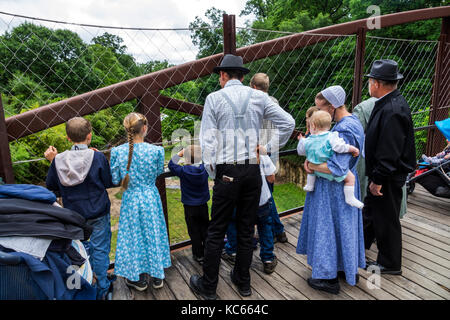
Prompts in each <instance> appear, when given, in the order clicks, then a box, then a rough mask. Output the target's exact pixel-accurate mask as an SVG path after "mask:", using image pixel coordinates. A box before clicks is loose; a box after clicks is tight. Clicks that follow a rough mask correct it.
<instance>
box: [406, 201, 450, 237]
mask: <svg viewBox="0 0 450 320" xmlns="http://www.w3.org/2000/svg"><path fill="white" fill-rule="evenodd" d="M410 214H413V215H416V216H420V217H422V218H425V219H428V220H430V221H431V222H432V223H433V224H434V225H438V226H441V227H442V229H443V230H446V231H448V232H450V218H449V217H448V216H446V215H443V214H440V213H437V212H435V211H432V210H428V209H427V211H426V212H424V211H422V209H421V208H420V207H417V206H415V205H411V204H410V205H408V213H407V215H408V217H410V216H409V215H410Z"/></svg>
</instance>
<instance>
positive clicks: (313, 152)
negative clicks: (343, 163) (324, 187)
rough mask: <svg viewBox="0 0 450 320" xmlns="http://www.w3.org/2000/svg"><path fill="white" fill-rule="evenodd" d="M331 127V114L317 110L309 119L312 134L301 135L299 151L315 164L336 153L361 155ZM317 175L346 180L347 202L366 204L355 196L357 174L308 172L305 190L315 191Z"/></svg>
mask: <svg viewBox="0 0 450 320" xmlns="http://www.w3.org/2000/svg"><path fill="white" fill-rule="evenodd" d="M330 128H331V116H330V114H329V113H328V112H325V111H315V112H314V113H313V114H312V116H311V118H310V119H309V129H310V131H311V135H310V136H309V137H307V138H304V137H303V136H302V135H299V137H298V139H299V141H298V145H297V153H298V154H299V155H303V156H306V159H307V160H308V161H309V162H311V163H313V164H321V163H326V162H327V161H328V159H329V158H330V157H331V156H332V155H333V154H334V152H338V153H347V152H349V153H351V154H352V155H353V156H354V157H357V156H358V155H359V149H358V148H356V147H354V146H352V145H349V144H346V143H345V141H344V139H342V138H340V137H339V134H338V133H337V132H331V131H329V130H330ZM316 176H319V177H322V178H325V179H328V180H330V181H337V182H342V181H343V182H344V196H345V202H346V203H347V204H349V205H351V206H353V207H357V208H359V209H361V208H362V207H363V206H364V204H363V203H362V202H361V201H359V200H358V199H357V198H356V197H355V175H354V174H353V173H352V172H351V171H348V173H347V174H346V175H345V176H341V177H335V176H333V175H332V174H329V173H322V172H319V171H314V174H308V176H307V178H306V185H305V187H304V188H303V190H305V191H307V192H312V191H314V183H315V181H316Z"/></svg>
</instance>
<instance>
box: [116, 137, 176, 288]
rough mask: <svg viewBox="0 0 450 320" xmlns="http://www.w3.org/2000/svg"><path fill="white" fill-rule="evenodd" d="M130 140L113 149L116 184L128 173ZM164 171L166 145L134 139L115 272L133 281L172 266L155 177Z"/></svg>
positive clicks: (156, 273)
mask: <svg viewBox="0 0 450 320" xmlns="http://www.w3.org/2000/svg"><path fill="white" fill-rule="evenodd" d="M127 163H128V143H126V144H123V145H120V146H118V147H115V148H113V149H112V150H111V173H112V180H113V183H114V184H118V183H119V182H120V180H122V179H123V178H124V177H125V175H126V167H127ZM163 171H164V149H163V148H162V147H158V146H155V145H151V144H148V143H145V142H142V143H135V144H134V151H133V158H132V162H131V167H130V182H129V184H128V189H127V190H126V191H125V192H124V193H123V195H122V204H121V207H120V219H119V231H118V235H117V247H116V261H115V266H114V273H115V274H117V275H119V276H122V277H125V278H127V279H129V280H131V281H138V280H139V274H141V273H148V274H149V275H150V276H152V277H155V278H160V279H164V268H168V267H170V266H171V260H170V248H169V240H168V237H167V228H166V223H165V220H164V213H163V208H162V203H161V198H160V196H159V192H158V189H157V188H156V186H155V181H156V178H157V177H158V175H160V174H161V173H163Z"/></svg>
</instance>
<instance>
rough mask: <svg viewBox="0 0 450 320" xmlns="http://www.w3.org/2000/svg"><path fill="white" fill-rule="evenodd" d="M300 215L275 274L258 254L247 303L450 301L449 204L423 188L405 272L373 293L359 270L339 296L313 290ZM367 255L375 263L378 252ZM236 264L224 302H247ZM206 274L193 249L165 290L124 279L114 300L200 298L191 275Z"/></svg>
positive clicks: (176, 258)
mask: <svg viewBox="0 0 450 320" xmlns="http://www.w3.org/2000/svg"><path fill="white" fill-rule="evenodd" d="M300 222H301V214H295V215H292V216H289V217H286V218H285V219H283V223H284V225H285V229H286V232H287V235H288V239H289V242H288V243H284V244H282V243H277V244H275V254H276V255H277V257H278V260H279V262H278V265H277V267H276V270H275V272H274V273H273V274H271V275H266V274H265V273H264V272H263V271H262V264H261V262H260V259H259V256H258V253H259V250H255V251H254V256H253V263H252V268H251V278H252V282H251V284H252V290H253V295H252V296H250V297H248V298H244V299H245V300H265V299H269V300H279V299H287V300H316V299H333V300H342V299H344V300H348V299H356V300H367V299H369V300H374V299H377V300H397V299H400V300H421V299H427V300H428V299H431V300H443V299H445V300H448V299H450V200H448V199H442V198H437V197H434V196H432V195H430V194H429V193H428V192H426V191H425V190H424V189H423V188H421V187H420V186H416V190H415V191H414V193H413V194H412V195H410V196H409V199H408V213H407V214H406V215H405V217H404V218H403V219H402V220H401V222H402V230H403V261H402V263H403V266H402V270H403V274H402V275H401V276H390V275H383V276H382V278H381V283H380V286H381V288H380V289H372V290H371V289H369V288H368V285H367V281H366V280H367V278H368V277H369V276H370V274H368V273H367V272H366V271H364V270H362V269H360V271H359V274H360V276H361V280H360V282H359V283H358V285H357V286H354V287H352V286H350V285H348V284H347V283H346V282H345V281H341V282H340V283H341V292H340V293H339V295H332V294H327V293H324V292H321V291H317V290H314V289H312V288H310V287H309V286H308V284H307V282H306V279H308V278H309V277H310V276H311V268H310V267H309V266H308V264H307V263H306V257H305V256H303V255H298V254H296V253H295V248H296V245H297V237H298V233H299V229H300ZM374 247H375V246H372V250H370V251H366V255H367V257H368V258H369V259H372V260H375V258H376V248H375V249H374ZM230 270H231V265H230V264H228V263H226V262H224V261H222V263H221V267H220V278H219V284H218V288H217V294H218V296H219V298H220V299H221V300H229V299H233V300H241V299H243V298H242V297H241V296H240V295H239V294H238V292H237V290H236V288H235V287H234V286H233V285H232V283H231V280H230V277H229V273H230ZM195 273H199V274H201V273H202V272H201V267H200V265H198V264H197V263H196V262H194V261H193V260H192V258H191V249H190V248H187V249H182V250H179V251H177V252H173V253H172V267H170V268H169V269H166V279H165V282H164V287H163V288H162V289H158V290H155V289H153V288H151V287H149V288H148V289H147V290H146V291H144V292H138V291H136V290H130V289H129V288H128V287H127V286H126V285H125V283H124V279H122V278H119V279H118V280H117V281H116V282H115V286H114V294H113V298H114V299H128V300H129V299H136V300H155V299H156V300H161V299H162V300H173V299H177V300H186V299H189V300H196V299H199V297H197V296H196V295H195V294H194V293H193V292H192V291H191V290H190V289H189V287H188V283H189V278H190V276H191V275H192V274H195Z"/></svg>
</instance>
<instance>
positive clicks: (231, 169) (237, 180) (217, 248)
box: [202, 164, 262, 293]
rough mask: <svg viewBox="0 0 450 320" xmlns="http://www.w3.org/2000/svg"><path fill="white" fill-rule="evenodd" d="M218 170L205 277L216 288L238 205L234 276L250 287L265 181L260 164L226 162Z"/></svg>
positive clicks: (210, 289) (205, 283)
mask: <svg viewBox="0 0 450 320" xmlns="http://www.w3.org/2000/svg"><path fill="white" fill-rule="evenodd" d="M216 170H217V171H216V179H215V184H214V188H213V199H212V208H211V221H210V223H209V227H208V237H207V238H206V246H205V260H204V263H203V277H202V283H203V287H204V288H205V290H207V291H208V292H211V293H212V292H216V288H217V282H218V275H219V267H220V261H221V256H222V249H223V246H224V237H225V233H226V231H227V228H228V225H229V224H230V221H231V218H232V215H233V210H234V208H236V229H237V250H236V262H235V266H234V279H235V280H236V282H237V283H238V284H239V285H241V286H244V287H250V265H251V263H252V256H253V241H252V237H253V233H254V226H255V224H256V220H257V211H258V207H259V198H260V195H261V185H262V179H261V173H260V168H259V165H258V164H237V165H235V164H222V165H217V168H216ZM223 175H226V176H228V177H232V178H234V181H233V182H225V181H223V179H222V177H223Z"/></svg>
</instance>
